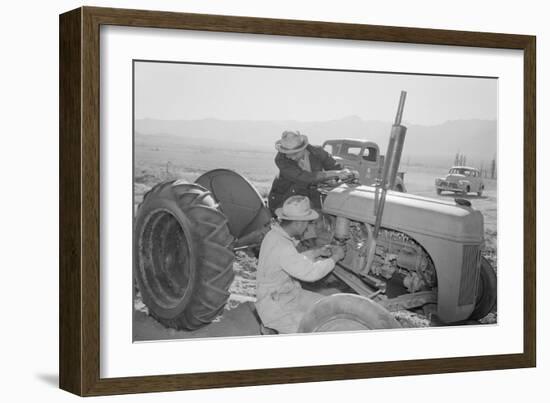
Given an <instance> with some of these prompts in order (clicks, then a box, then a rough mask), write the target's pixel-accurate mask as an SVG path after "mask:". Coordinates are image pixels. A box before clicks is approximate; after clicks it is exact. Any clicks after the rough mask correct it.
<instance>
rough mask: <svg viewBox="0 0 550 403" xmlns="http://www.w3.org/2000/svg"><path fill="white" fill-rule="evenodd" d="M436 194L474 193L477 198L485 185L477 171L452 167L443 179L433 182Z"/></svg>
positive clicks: (470, 168) (462, 167)
mask: <svg viewBox="0 0 550 403" xmlns="http://www.w3.org/2000/svg"><path fill="white" fill-rule="evenodd" d="M435 189H436V191H437V194H441V192H454V193H461V194H468V193H470V192H476V193H477V195H478V196H481V195H482V194H483V189H485V184H484V183H483V179H482V178H481V172H479V169H477V168H472V167H465V166H454V167H452V168H451V169H449V173H448V174H447V175H446V176H445V177H444V178H437V179H436V180H435Z"/></svg>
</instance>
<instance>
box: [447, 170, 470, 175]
mask: <svg viewBox="0 0 550 403" xmlns="http://www.w3.org/2000/svg"><path fill="white" fill-rule="evenodd" d="M449 173H450V174H457V175H464V176H473V174H474V171H472V170H471V169H466V168H451V170H450V171H449Z"/></svg>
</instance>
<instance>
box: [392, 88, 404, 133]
mask: <svg viewBox="0 0 550 403" xmlns="http://www.w3.org/2000/svg"><path fill="white" fill-rule="evenodd" d="M406 98H407V91H401V95H400V96H399V105H398V106H397V114H396V115H395V122H394V126H399V125H400V124H401V119H402V118H403V109H404V108H405V99H406Z"/></svg>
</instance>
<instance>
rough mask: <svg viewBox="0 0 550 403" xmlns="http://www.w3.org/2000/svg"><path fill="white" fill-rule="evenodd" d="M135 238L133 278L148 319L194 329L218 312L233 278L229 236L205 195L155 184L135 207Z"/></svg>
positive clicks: (188, 187)
mask: <svg viewBox="0 0 550 403" xmlns="http://www.w3.org/2000/svg"><path fill="white" fill-rule="evenodd" d="M134 237H135V238H134V259H135V260H134V278H135V279H136V282H137V285H138V288H139V290H140V292H141V297H142V299H143V303H144V304H145V305H146V306H147V308H148V309H149V314H150V315H151V316H152V317H154V318H155V319H156V320H157V321H159V322H160V323H162V324H163V325H164V326H167V327H170V328H174V329H179V330H194V329H198V328H200V327H202V326H204V325H207V324H209V323H210V322H212V320H213V319H214V318H215V317H216V316H217V315H219V314H220V312H222V310H223V309H224V306H225V304H226V302H227V299H228V298H229V292H228V290H229V286H230V285H231V283H232V281H233V278H234V273H233V260H234V258H235V257H234V254H233V250H232V249H231V243H232V242H233V237H232V236H231V234H230V233H229V229H228V226H227V219H226V217H225V216H224V215H223V214H222V213H221V212H220V211H219V208H218V205H217V203H216V201H215V200H214V198H213V197H212V194H211V193H210V192H209V191H208V190H206V189H205V188H203V187H202V186H199V185H196V184H190V183H186V182H182V181H171V182H164V183H161V184H158V185H156V186H155V187H153V189H151V190H150V191H149V192H148V193H147V194H146V195H145V196H144V198H143V202H142V203H141V205H140V206H139V208H138V211H137V215H136V220H135V230H134Z"/></svg>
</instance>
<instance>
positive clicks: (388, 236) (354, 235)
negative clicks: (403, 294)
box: [343, 221, 437, 293]
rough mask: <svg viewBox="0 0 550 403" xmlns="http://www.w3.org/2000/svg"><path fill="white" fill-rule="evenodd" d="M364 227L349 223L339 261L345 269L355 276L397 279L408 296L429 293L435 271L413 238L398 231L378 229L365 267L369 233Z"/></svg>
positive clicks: (434, 282) (428, 258)
mask: <svg viewBox="0 0 550 403" xmlns="http://www.w3.org/2000/svg"><path fill="white" fill-rule="evenodd" d="M367 225H368V224H363V223H359V222H355V221H352V222H351V223H350V226H349V237H348V238H347V240H346V243H345V244H346V256H345V258H344V261H343V263H344V264H345V265H346V266H347V267H349V268H351V269H352V270H353V271H354V272H356V273H357V274H359V275H363V276H365V275H371V276H375V277H377V278H379V279H381V280H385V281H388V280H390V279H392V278H400V279H402V284H403V286H404V287H405V288H406V289H407V291H408V292H411V293H413V292H417V291H421V290H431V289H433V288H434V287H435V286H436V285H437V277H436V273H435V268H434V265H433V262H432V261H431V259H430V257H429V256H428V254H427V253H426V251H424V249H423V248H422V247H421V246H420V245H419V244H418V243H417V242H416V241H414V239H412V238H410V237H409V236H408V235H406V234H404V233H402V232H398V231H393V230H389V229H381V230H380V232H379V235H378V239H377V242H376V250H375V254H374V260H373V263H372V265H371V267H370V268H368V267H367V254H368V247H369V242H368V241H369V237H370V236H372V231H371V230H370V229H369V227H367Z"/></svg>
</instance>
